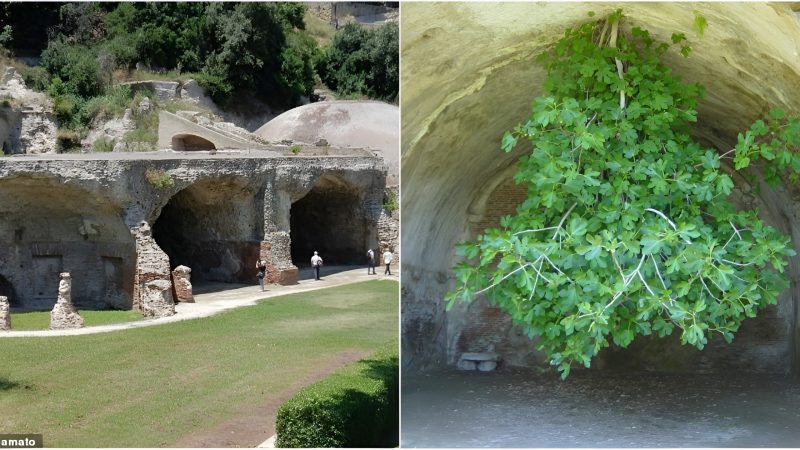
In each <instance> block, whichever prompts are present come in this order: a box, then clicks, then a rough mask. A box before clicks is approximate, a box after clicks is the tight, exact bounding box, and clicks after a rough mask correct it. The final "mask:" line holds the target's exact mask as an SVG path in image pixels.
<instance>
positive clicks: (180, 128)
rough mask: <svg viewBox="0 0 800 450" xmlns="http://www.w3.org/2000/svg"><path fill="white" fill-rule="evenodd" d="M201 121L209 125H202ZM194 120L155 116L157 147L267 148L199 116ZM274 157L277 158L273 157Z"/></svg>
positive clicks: (241, 134) (171, 114)
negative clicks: (156, 122) (156, 117)
mask: <svg viewBox="0 0 800 450" xmlns="http://www.w3.org/2000/svg"><path fill="white" fill-rule="evenodd" d="M201 119H205V120H206V121H208V122H205V123H201ZM195 120H196V121H193V120H190V119H187V118H185V117H181V116H180V115H178V114H173V113H171V112H168V111H161V112H160V113H159V114H158V147H159V148H161V149H172V150H175V151H191V150H211V149H214V150H221V149H261V150H264V151H267V149H266V147H264V145H262V144H261V143H260V142H257V141H256V140H255V139H251V138H253V137H254V136H252V135H250V133H248V132H247V131H246V130H243V133H237V132H231V130H230V128H231V127H228V129H225V127H224V126H223V127H217V126H215V125H214V124H212V123H211V122H210V121H209V120H208V118H205V117H204V116H202V115H198V116H196V118H195ZM273 156H277V155H275V154H273Z"/></svg>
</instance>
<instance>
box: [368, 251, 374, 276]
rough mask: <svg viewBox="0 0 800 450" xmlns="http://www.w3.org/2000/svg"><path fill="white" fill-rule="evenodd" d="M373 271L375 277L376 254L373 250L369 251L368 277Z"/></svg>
mask: <svg viewBox="0 0 800 450" xmlns="http://www.w3.org/2000/svg"><path fill="white" fill-rule="evenodd" d="M370 269H372V275H375V252H373V251H372V249H369V250H367V275H369V271H370Z"/></svg>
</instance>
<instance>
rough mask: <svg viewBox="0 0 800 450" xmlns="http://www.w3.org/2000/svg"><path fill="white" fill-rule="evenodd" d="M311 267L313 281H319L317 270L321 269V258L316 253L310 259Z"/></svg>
mask: <svg viewBox="0 0 800 450" xmlns="http://www.w3.org/2000/svg"><path fill="white" fill-rule="evenodd" d="M311 267H313V268H314V279H315V280H317V281H319V268H320V267H322V258H320V257H319V255H318V254H317V252H316V251H315V252H314V256H312V257H311Z"/></svg>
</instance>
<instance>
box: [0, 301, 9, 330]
mask: <svg viewBox="0 0 800 450" xmlns="http://www.w3.org/2000/svg"><path fill="white" fill-rule="evenodd" d="M10 329H11V308H10V307H9V305H8V297H5V296H2V295H0V331H8V330H10Z"/></svg>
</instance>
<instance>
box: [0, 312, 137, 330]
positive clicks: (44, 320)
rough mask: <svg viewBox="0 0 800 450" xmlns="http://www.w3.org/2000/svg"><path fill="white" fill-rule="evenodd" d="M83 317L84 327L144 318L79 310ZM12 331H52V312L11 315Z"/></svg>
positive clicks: (128, 314) (133, 314) (133, 315)
mask: <svg viewBox="0 0 800 450" xmlns="http://www.w3.org/2000/svg"><path fill="white" fill-rule="evenodd" d="M78 314H80V315H81V317H83V326H85V327H93V326H97V325H110V324H112V323H120V322H135V321H137V320H142V319H143V318H144V317H142V315H141V314H140V313H139V312H136V311H90V310H83V309H80V310H78ZM11 329H12V330H14V331H20V330H48V329H50V311H33V312H24V313H12V314H11Z"/></svg>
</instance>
